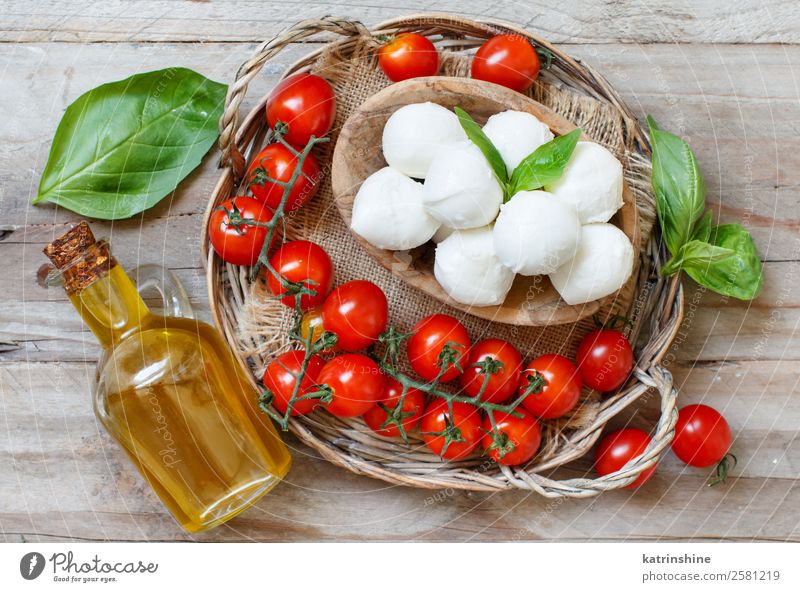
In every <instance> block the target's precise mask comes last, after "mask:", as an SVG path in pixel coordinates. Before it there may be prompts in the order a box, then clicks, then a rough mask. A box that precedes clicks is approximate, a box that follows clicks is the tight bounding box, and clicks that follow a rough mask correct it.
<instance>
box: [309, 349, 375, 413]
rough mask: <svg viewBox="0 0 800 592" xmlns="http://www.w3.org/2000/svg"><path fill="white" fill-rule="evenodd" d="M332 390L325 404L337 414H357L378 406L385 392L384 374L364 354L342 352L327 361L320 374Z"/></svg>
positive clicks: (320, 380)
mask: <svg viewBox="0 0 800 592" xmlns="http://www.w3.org/2000/svg"><path fill="white" fill-rule="evenodd" d="M317 382H318V383H319V384H327V385H328V386H329V387H330V388H331V390H332V391H333V399H332V400H331V402H330V403H328V404H327V405H326V406H325V408H326V409H327V410H328V411H329V412H330V413H332V414H333V415H335V416H336V417H357V416H359V415H363V414H364V413H365V412H366V411H368V410H369V409H370V408H371V407H374V406H375V403H377V402H378V401H379V400H380V398H381V395H382V394H383V374H381V371H380V368H378V365H377V364H376V363H375V362H374V361H373V360H372V359H370V358H368V357H367V356H364V355H362V354H343V355H341V356H337V357H335V358H333V359H332V360H331V361H330V362H328V363H327V364H325V366H324V367H323V368H322V371H321V372H320V373H319V377H318V378H317Z"/></svg>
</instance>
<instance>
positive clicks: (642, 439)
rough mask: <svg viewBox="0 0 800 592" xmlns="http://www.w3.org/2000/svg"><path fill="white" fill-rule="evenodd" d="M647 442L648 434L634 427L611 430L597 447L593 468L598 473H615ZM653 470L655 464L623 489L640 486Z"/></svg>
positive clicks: (636, 454) (638, 454)
mask: <svg viewBox="0 0 800 592" xmlns="http://www.w3.org/2000/svg"><path fill="white" fill-rule="evenodd" d="M648 444H650V436H648V435H647V433H646V432H643V431H642V430H637V429H636V428H624V429H621V430H617V431H616V432H611V433H610V434H607V435H606V436H604V437H603V439H602V440H601V441H600V445H599V446H598V447H597V451H596V452H595V455H594V470H595V471H597V474H598V475H608V474H610V473H615V472H617V471H619V470H620V469H621V468H622V467H624V466H625V465H626V464H627V463H628V461H630V460H631V459H633V458H636V457H637V456H640V455H641V454H642V453H643V452H644V451H645V449H646V448H647V445H648ZM655 472H656V465H653V466H652V467H650V468H649V469H645V470H644V471H642V472H641V473H640V474H639V477H638V478H637V479H636V481H634V482H633V483H631V484H630V485H626V486H625V489H636V488H637V487H641V486H642V485H644V484H645V483H646V482H647V480H648V479H650V477H652V476H653V473H655Z"/></svg>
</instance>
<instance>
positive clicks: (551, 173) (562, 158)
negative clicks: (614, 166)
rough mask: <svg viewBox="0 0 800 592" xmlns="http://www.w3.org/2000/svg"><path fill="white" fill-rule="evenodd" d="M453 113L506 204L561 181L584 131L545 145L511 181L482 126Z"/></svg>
mask: <svg viewBox="0 0 800 592" xmlns="http://www.w3.org/2000/svg"><path fill="white" fill-rule="evenodd" d="M454 110H455V112H456V115H458V120H459V122H460V123H461V127H462V128H463V129H464V133H466V134H467V137H468V138H469V139H470V140H472V143H473V144H475V145H476V146H477V147H478V149H479V150H480V151H481V152H482V153H483V156H484V157H485V158H486V162H488V163H489V167H490V168H491V169H492V172H493V173H494V176H495V178H496V179H497V182H498V183H500V186H501V187H502V188H503V196H504V197H503V201H504V202H507V201H508V200H510V199H511V198H512V197H514V196H515V195H516V194H517V193H519V192H520V191H533V190H535V189H540V188H541V187H544V186H545V185H547V184H548V183H552V182H554V181H557V180H558V179H560V178H561V175H563V174H564V169H565V168H566V167H567V163H568V162H569V159H570V158H571V157H572V153H573V151H574V150H575V146H576V145H577V144H578V139H579V138H580V137H581V129H580V128H576V129H574V130H572V131H571V132H569V133H568V134H565V135H563V136H559V137H557V138H554V139H552V140H550V141H549V142H547V143H545V144H542V145H541V146H539V147H538V148H537V149H536V150H534V151H533V152H532V153H531V154H529V155H528V156H526V157H525V158H524V159H522V162H520V163H519V164H518V165H517V167H516V168H515V169H514V171H513V172H512V173H511V177H510V178H509V176H508V170H507V169H506V163H505V161H504V160H503V157H502V156H501V155H500V152H499V151H498V150H497V147H496V146H495V145H494V144H492V141H491V140H490V139H489V137H488V136H487V135H486V134H485V133H484V132H483V130H482V129H481V126H479V125H478V124H477V123H476V122H475V120H474V119H472V117H471V116H470V115H469V113H467V112H466V111H464V110H463V109H461V108H460V107H456V108H455V109H454Z"/></svg>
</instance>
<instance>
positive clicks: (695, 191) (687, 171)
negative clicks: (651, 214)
mask: <svg viewBox="0 0 800 592" xmlns="http://www.w3.org/2000/svg"><path fill="white" fill-rule="evenodd" d="M647 121H648V123H649V124H650V143H651V145H652V148H653V180H652V181H653V192H654V193H655V196H656V210H657V212H658V218H659V220H661V230H662V233H663V235H664V241H665V242H666V244H667V248H669V250H670V253H672V254H673V255H675V254H677V253H678V251H679V250H680V248H681V247H682V246H683V245H684V243H686V242H688V241H689V239H690V238H691V237H692V235H693V233H694V228H695V222H696V221H697V220H698V218H700V216H701V215H702V213H703V210H705V207H706V186H705V183H704V182H703V177H702V175H701V174H700V168H699V167H698V166H697V159H696V158H695V156H694V153H692V150H691V149H690V148H689V145H688V144H687V143H686V142H684V141H683V140H681V139H680V138H679V137H678V136H675V135H673V134H670V133H669V132H665V131H663V130H661V129H659V127H658V125H657V124H656V122H655V120H654V119H653V118H652V117H650V116H648V118H647Z"/></svg>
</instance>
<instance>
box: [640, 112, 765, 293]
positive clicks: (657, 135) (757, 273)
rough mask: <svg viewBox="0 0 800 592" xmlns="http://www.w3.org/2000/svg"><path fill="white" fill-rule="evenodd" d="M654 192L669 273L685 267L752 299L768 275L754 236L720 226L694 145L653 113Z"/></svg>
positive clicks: (713, 285) (717, 287)
mask: <svg viewBox="0 0 800 592" xmlns="http://www.w3.org/2000/svg"><path fill="white" fill-rule="evenodd" d="M647 122H648V124H649V125H650V143H651V146H652V149H653V157H652V161H653V177H652V183H653V192H654V193H655V196H656V211H657V212H658V219H659V221H660V223H661V233H662V235H663V237H664V242H665V243H666V245H667V248H668V249H669V251H670V253H671V254H672V258H671V259H669V261H667V262H666V263H665V264H664V267H663V268H662V269H661V273H662V274H663V275H667V276H669V275H673V274H676V273H678V272H680V271H681V270H683V271H685V272H686V273H687V274H689V276H690V277H691V278H692V279H693V280H695V281H696V282H697V283H698V284H700V285H702V286H705V287H706V288H709V289H711V290H713V291H714V292H717V293H719V294H722V295H724V296H732V297H734V298H738V299H741V300H751V299H753V298H755V297H756V296H758V294H759V293H760V292H761V289H762V288H763V284H764V278H763V273H762V270H761V260H760V259H759V257H758V252H757V251H756V246H755V243H754V242H753V237H751V236H750V234H749V233H748V232H747V230H745V229H744V228H743V227H742V226H741V225H739V224H720V225H719V226H714V225H713V224H712V221H711V212H710V211H707V212H705V213H704V210H705V207H706V198H705V196H706V189H705V183H703V177H702V175H701V173H700V168H699V167H698V165H697V159H696V158H695V156H694V153H692V150H691V149H690V148H689V145H688V144H687V143H686V142H684V141H683V140H682V139H680V138H679V137H677V136H675V135H673V134H670V133H669V132H665V131H664V130H662V129H660V128H659V127H658V125H657V124H656V122H655V120H654V119H653V118H652V117H648V118H647Z"/></svg>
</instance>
